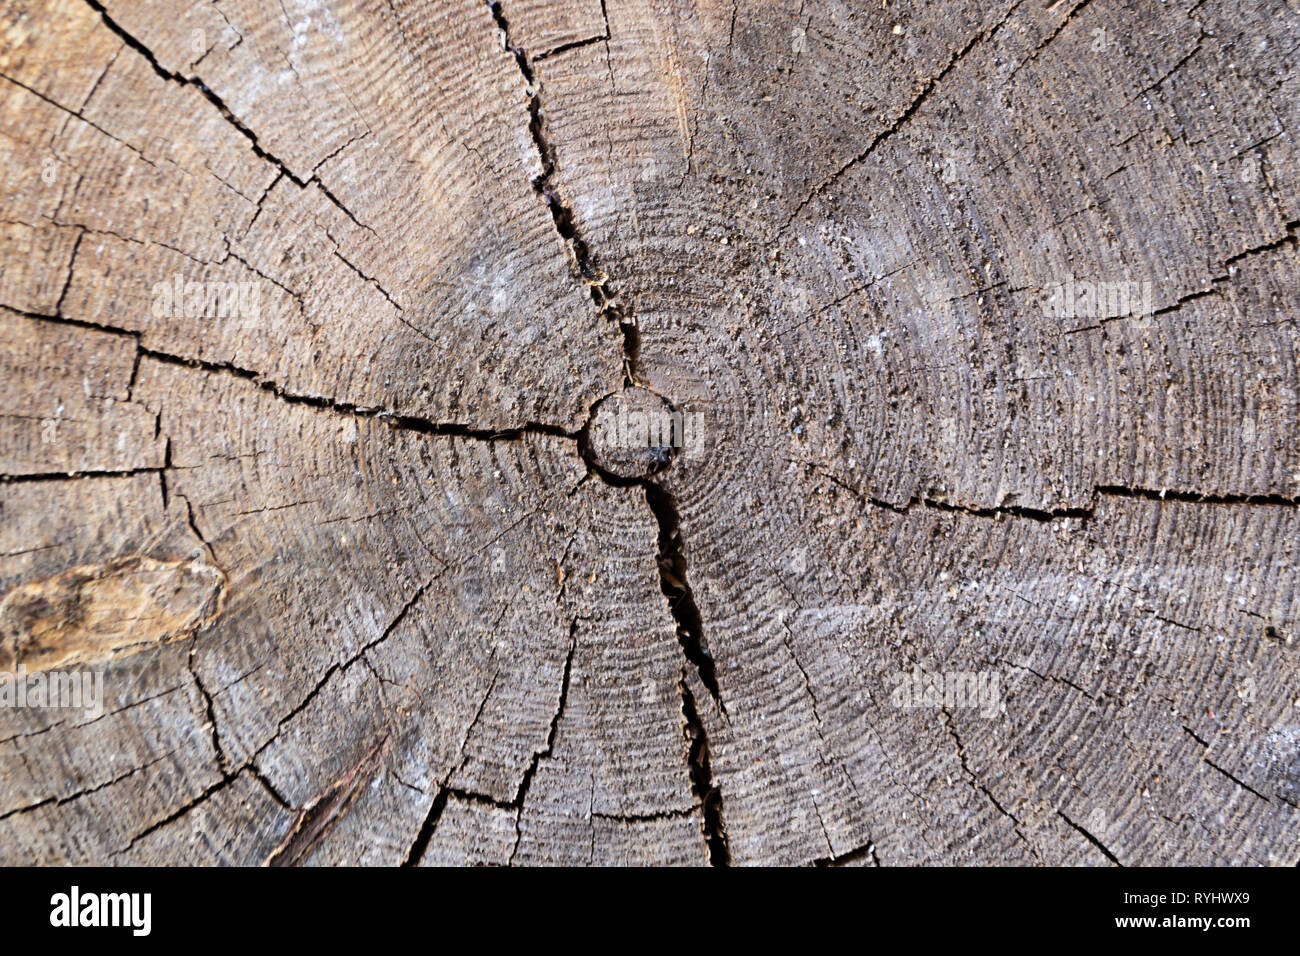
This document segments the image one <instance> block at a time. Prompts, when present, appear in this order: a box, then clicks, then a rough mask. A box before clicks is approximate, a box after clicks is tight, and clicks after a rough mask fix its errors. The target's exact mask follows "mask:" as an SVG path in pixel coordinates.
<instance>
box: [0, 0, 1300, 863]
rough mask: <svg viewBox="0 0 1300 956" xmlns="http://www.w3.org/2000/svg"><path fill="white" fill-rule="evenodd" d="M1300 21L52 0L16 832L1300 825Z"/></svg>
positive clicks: (24, 481)
mask: <svg viewBox="0 0 1300 956" xmlns="http://www.w3.org/2000/svg"><path fill="white" fill-rule="evenodd" d="M1297 49H1300V7H1298V6H1297V5H1296V4H1295V2H1294V0H1240V2H1239V0H1170V2H1167V3H1160V4H1143V3H1138V2H1132V0H1060V2H1057V3H1044V2H1042V0H999V2H996V3H989V2H985V3H976V2H966V0H955V2H950V3H944V4H926V3H914V2H910V0H884V2H881V3H876V2H875V0H872V2H862V3H831V4H824V5H822V4H817V5H814V4H803V3H797V2H778V0H761V2H757V3H751V4H740V3H732V2H729V0H728V2H713V0H698V2H686V0H669V2H666V3H646V2H643V0H583V2H574V3H557V2H550V0H493V2H484V0H434V2H414V0H327V2H315V0H312V2H308V0H283V2H280V3H267V2H264V0H220V2H217V3H212V2H198V0H194V2H190V0H185V2H182V3H179V4H177V3H171V2H163V0H40V2H31V0H3V2H0V160H2V161H3V169H4V171H5V172H4V180H3V186H2V188H0V341H3V344H4V347H3V352H2V353H0V371H2V372H3V376H0V394H2V395H3V399H4V401H3V404H2V405H0V665H3V666H4V667H5V668H7V669H9V670H10V671H12V670H14V669H16V668H19V667H20V666H21V667H22V668H23V674H19V675H18V676H20V677H22V676H23V675H24V674H26V675H28V676H30V674H31V673H34V672H44V671H51V670H54V669H61V670H65V671H66V670H70V669H94V670H97V671H101V672H102V673H103V701H102V707H101V708H100V712H98V713H93V714H92V713H89V712H83V711H78V710H74V709H57V708H51V707H38V706H22V707H19V706H0V847H3V850H0V861H3V862H5V863H24V862H37V863H99V862H110V863H166V864H182V863H202V864H242V865H263V864H265V865H329V864H355V863H361V864H378V865H412V866H415V865H419V866H431V865H443V864H466V863H468V864H502V865H504V864H685V865H708V864H713V865H726V864H737V865H739V864H773V863H782V864H794V863H821V864H844V865H871V864H875V865H896V864H918V863H959V864H967V863H978V864H992V863H997V864H1006V863H1016V864H1097V865H1110V864H1122V865H1130V864H1155V863H1174V864H1265V865H1279V864H1285V865H1293V864H1295V863H1296V862H1297V861H1298V860H1300V667H1298V662H1297V658H1296V654H1297V650H1296V648H1297V642H1296V640H1295V635H1296V633H1297V627H1298V626H1300V620H1298V619H1300V573H1298V572H1297V558H1298V556H1297V548H1298V547H1300V545H1298V544H1297V541H1300V507H1298V506H1300V443H1298V442H1297V438H1298V437H1300V371H1298V369H1300V337H1298V335H1297V328H1296V314H1297V309H1298V308H1300V292H1298V291H1297V290H1298V289H1300V282H1298V281H1297V280H1300V248H1298V247H1297V238H1296V230H1297V228H1298V227H1300V188H1298V187H1300V156H1297V153H1296V149H1297V147H1296V143H1295V132H1294V131H1295V128H1296V126H1297V124H1298V123H1300V86H1298V85H1297V84H1298V81H1297V78H1296V75H1295V73H1294V71H1293V70H1292V68H1291V64H1292V61H1293V59H1294V55H1295V52H1296V50H1297ZM1066 288H1068V289H1069V290H1070V291H1069V292H1068V293H1063V291H1062V290H1064V289H1066ZM1085 289H1086V290H1087V292H1086V293H1084V292H1081V291H1080V290H1085ZM1116 290H1118V291H1119V292H1122V293H1123V295H1124V296H1125V298H1124V299H1123V300H1122V301H1121V300H1120V299H1118V298H1117V297H1116V296H1117V294H1118V293H1117V291H1116ZM1094 293H1099V295H1094ZM1130 293H1131V295H1130ZM1066 298H1068V302H1067V301H1066ZM1063 303H1064V305H1063ZM674 428H676V429H677V431H676V432H674V431H673V429H674ZM9 676H10V677H12V676H14V675H13V674H12V673H11V674H10V675H9ZM24 679H25V678H24ZM968 681H969V683H967V682H968ZM913 688H915V689H916V693H913V692H912V689H913ZM926 688H929V689H930V690H929V691H927V690H926ZM972 688H974V689H976V691H978V693H976V695H975V698H972V697H971V693H970V691H971V689H972ZM931 691H932V692H931ZM963 692H965V693H966V696H965V697H963V696H962V693H963ZM976 698H977V699H976ZM0 700H2V698H0Z"/></svg>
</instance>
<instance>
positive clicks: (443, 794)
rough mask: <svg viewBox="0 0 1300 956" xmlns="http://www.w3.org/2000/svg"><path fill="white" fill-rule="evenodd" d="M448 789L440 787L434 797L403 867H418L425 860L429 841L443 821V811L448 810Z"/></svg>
mask: <svg viewBox="0 0 1300 956" xmlns="http://www.w3.org/2000/svg"><path fill="white" fill-rule="evenodd" d="M450 793H451V791H449V790H448V789H447V788H446V787H439V788H438V792H437V793H436V794H435V795H434V797H433V803H432V804H430V806H429V813H428V815H427V816H426V817H425V818H424V823H422V824H420V832H419V833H417V834H416V835H415V842H414V843H412V844H411V849H410V852H409V853H407V854H406V859H405V860H404V861H403V862H402V866H418V865H419V863H420V861H421V860H422V859H424V852H425V850H427V849H428V848H429V841H430V840H431V839H432V838H433V831H434V830H435V829H436V828H437V826H438V821H439V820H440V819H442V811H443V810H445V809H447V798H448V796H449V795H450Z"/></svg>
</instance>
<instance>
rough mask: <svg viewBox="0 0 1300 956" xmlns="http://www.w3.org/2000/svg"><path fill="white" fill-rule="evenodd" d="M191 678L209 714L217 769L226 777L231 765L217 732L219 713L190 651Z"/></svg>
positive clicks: (192, 651)
mask: <svg viewBox="0 0 1300 956" xmlns="http://www.w3.org/2000/svg"><path fill="white" fill-rule="evenodd" d="M189 669H190V676H191V677H193V678H194V686H195V687H197V688H198V689H199V694H201V695H202V697H203V703H204V709H205V711H206V713H207V718H208V727H209V729H210V730H211V732H212V752H213V754H214V755H215V756H216V758H217V767H218V769H220V770H221V773H222V775H223V776H224V775H225V774H227V773H228V772H229V763H228V762H227V760H226V751H225V748H224V747H222V746H221V734H220V733H219V732H218V731H217V712H216V708H215V707H214V705H213V703H212V695H211V694H209V693H208V689H207V688H206V687H204V686H203V681H202V679H201V678H200V677H199V672H198V671H197V670H195V668H194V650H193V648H191V649H190V656H189Z"/></svg>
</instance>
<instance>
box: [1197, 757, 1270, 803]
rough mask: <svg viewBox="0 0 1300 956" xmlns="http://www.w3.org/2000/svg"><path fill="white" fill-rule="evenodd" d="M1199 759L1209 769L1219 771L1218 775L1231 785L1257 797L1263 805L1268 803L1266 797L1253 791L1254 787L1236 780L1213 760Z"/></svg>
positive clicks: (1207, 758)
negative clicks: (1230, 782)
mask: <svg viewBox="0 0 1300 956" xmlns="http://www.w3.org/2000/svg"><path fill="white" fill-rule="evenodd" d="M1201 759H1202V760H1204V761H1205V762H1206V763H1207V764H1209V765H1210V766H1211V767H1213V768H1214V769H1215V770H1217V771H1219V773H1221V774H1223V775H1224V776H1225V777H1227V778H1228V779H1229V780H1231V781H1232V782H1233V783H1235V784H1236V785H1237V786H1239V787H1241V789H1242V790H1245V791H1246V792H1247V793H1253V794H1254V795H1255V796H1257V797H1259V799H1261V800H1263V801H1264V802H1265V803H1268V802H1269V799H1268V797H1266V796H1264V795H1263V794H1262V793H1260V792H1259V791H1258V790H1256V789H1255V788H1254V787H1252V786H1251V785H1250V784H1248V783H1246V782H1245V781H1243V780H1240V779H1239V778H1237V777H1235V776H1233V775H1232V774H1230V773H1228V771H1226V770H1224V769H1223V768H1222V767H1220V766H1219V765H1218V764H1217V763H1215V762H1214V761H1213V760H1211V759H1210V758H1209V757H1202V758H1201Z"/></svg>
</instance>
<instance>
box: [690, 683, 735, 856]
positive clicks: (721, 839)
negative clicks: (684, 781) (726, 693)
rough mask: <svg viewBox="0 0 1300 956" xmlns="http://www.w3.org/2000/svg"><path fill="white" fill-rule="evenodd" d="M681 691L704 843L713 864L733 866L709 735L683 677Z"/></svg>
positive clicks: (693, 782)
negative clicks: (710, 752) (702, 823)
mask: <svg viewBox="0 0 1300 956" xmlns="http://www.w3.org/2000/svg"><path fill="white" fill-rule="evenodd" d="M679 687H680V689H681V694H682V715H683V716H684V717H685V718H686V734H687V741H688V744H689V749H688V757H687V762H688V765H689V767H690V775H691V792H692V793H693V794H695V799H696V800H698V801H699V802H700V814H701V816H702V817H703V818H704V843H705V845H706V846H707V847H708V849H709V864H710V865H711V866H731V846H730V844H728V842H727V828H726V825H725V824H724V823H723V822H722V791H721V790H720V789H718V787H717V785H716V784H714V782H713V770H712V768H711V767H710V765H709V735H708V733H707V732H706V731H705V729H704V722H703V721H702V720H700V714H699V711H698V710H697V709H696V706H695V695H694V694H692V693H691V688H690V686H689V685H688V684H687V683H686V680H685V679H684V678H683V680H682V681H681V683H680V684H679Z"/></svg>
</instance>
